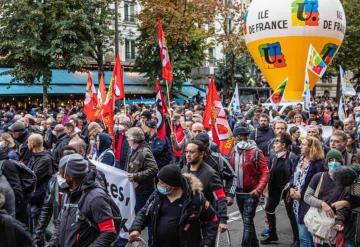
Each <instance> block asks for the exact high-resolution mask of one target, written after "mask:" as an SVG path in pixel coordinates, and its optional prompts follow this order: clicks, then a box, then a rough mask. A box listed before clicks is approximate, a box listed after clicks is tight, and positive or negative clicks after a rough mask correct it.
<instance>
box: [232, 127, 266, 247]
mask: <svg viewBox="0 0 360 247" xmlns="http://www.w3.org/2000/svg"><path fill="white" fill-rule="evenodd" d="M249 134H250V131H249V129H248V128H246V127H237V128H235V129H234V137H235V142H236V145H235V146H234V149H233V151H232V153H231V156H230V165H231V166H232V167H233V169H234V170H235V174H236V176H237V189H236V201H237V204H238V206H239V210H240V213H241V216H242V219H243V224H244V229H243V239H242V243H241V246H249V247H250V246H251V247H256V246H259V240H258V239H257V237H256V231H255V225H254V217H255V213H256V208H257V205H258V203H259V196H260V195H261V194H262V193H263V191H264V189H265V187H266V184H267V183H268V180H269V168H268V166H267V159H266V158H265V156H264V154H263V152H262V151H261V150H260V149H259V148H257V146H256V144H255V143H254V142H253V141H250V140H249V139H248V137H249Z"/></svg>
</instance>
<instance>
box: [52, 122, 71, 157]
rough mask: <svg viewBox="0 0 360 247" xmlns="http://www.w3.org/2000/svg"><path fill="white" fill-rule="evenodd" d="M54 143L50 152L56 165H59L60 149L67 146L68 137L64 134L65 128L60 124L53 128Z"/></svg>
mask: <svg viewBox="0 0 360 247" xmlns="http://www.w3.org/2000/svg"><path fill="white" fill-rule="evenodd" d="M54 132H55V136H56V143H55V145H54V148H53V150H52V155H53V158H54V160H55V163H56V164H59V162H60V157H61V151H62V149H63V148H64V147H65V146H67V145H68V144H69V141H70V137H69V135H68V134H66V131H65V127H64V126H63V125H62V124H57V125H56V126H55V128H54Z"/></svg>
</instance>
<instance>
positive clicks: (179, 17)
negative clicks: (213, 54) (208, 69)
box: [135, 0, 217, 85]
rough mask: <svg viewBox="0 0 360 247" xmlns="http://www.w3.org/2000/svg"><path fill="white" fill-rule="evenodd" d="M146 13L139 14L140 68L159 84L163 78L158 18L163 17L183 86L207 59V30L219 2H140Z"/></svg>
mask: <svg viewBox="0 0 360 247" xmlns="http://www.w3.org/2000/svg"><path fill="white" fill-rule="evenodd" d="M139 2H140V4H141V5H142V11H141V13H140V14H139V15H138V18H139V22H140V25H139V30H140V32H141V34H140V37H139V38H138V40H137V48H138V57H137V59H136V62H135V65H136V68H137V69H139V70H140V71H142V72H145V75H146V77H147V78H148V79H149V80H150V81H152V82H155V80H156V78H158V77H159V78H160V75H161V60H160V57H159V48H158V40H157V35H156V34H157V19H158V17H160V18H161V20H162V24H163V29H164V33H165V36H166V42H167V46H168V50H169V55H170V60H171V63H172V67H173V74H174V82H175V84H177V85H180V84H181V83H182V82H183V81H184V80H186V79H189V78H190V75H191V69H192V68H194V67H198V66H200V65H201V63H202V62H203V61H204V59H205V52H204V51H205V50H206V48H207V47H208V44H207V42H206V40H207V38H208V37H209V32H208V31H207V30H206V29H205V28H203V27H204V25H205V24H207V23H209V22H210V21H211V20H212V19H213V17H214V13H215V11H214V10H215V8H214V6H216V2H217V1H216V0H207V1H190V0H181V1H175V0H140V1H139Z"/></svg>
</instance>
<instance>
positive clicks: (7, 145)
mask: <svg viewBox="0 0 360 247" xmlns="http://www.w3.org/2000/svg"><path fill="white" fill-rule="evenodd" d="M0 150H4V151H5V152H6V153H7V155H8V157H9V159H11V160H19V159H20V157H19V155H18V153H17V152H16V145H15V141H14V139H13V138H12V136H11V135H10V134H8V133H2V134H0Z"/></svg>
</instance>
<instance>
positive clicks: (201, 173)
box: [181, 163, 228, 224]
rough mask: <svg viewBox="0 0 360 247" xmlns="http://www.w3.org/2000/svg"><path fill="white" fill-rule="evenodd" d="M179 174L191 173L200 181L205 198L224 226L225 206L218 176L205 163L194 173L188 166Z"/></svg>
mask: <svg viewBox="0 0 360 247" xmlns="http://www.w3.org/2000/svg"><path fill="white" fill-rule="evenodd" d="M181 172H182V173H183V174H184V173H191V174H193V175H195V176H196V177H197V178H198V179H199V180H200V181H201V183H202V184H203V188H204V190H203V192H204V195H205V198H206V199H207V200H208V201H209V202H210V203H211V205H212V206H213V207H214V208H216V211H217V212H218V215H219V217H220V222H221V223H224V224H226V222H227V220H228V216H227V204H226V197H225V191H224V186H223V182H222V181H221V179H220V176H219V174H218V173H217V172H216V171H215V170H214V169H213V168H211V166H209V165H208V164H206V163H202V164H201V165H200V167H199V170H197V171H196V172H191V171H190V167H189V166H184V167H183V169H182V170H181Z"/></svg>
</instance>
